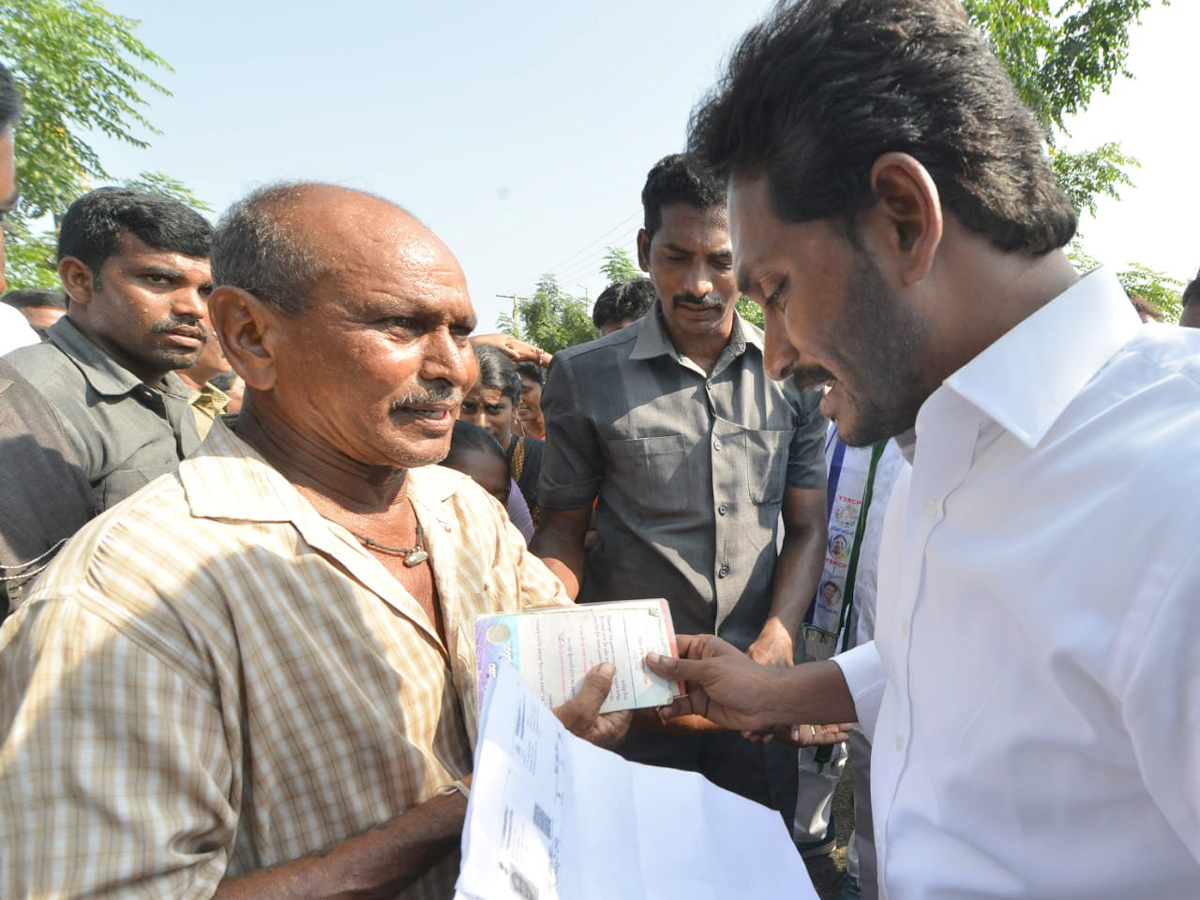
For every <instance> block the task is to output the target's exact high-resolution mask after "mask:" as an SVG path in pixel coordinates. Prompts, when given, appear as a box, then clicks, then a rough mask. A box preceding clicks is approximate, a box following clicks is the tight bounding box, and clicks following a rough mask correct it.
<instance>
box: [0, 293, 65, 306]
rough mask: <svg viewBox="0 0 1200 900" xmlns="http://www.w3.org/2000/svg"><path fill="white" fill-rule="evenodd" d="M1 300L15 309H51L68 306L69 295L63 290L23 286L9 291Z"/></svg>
mask: <svg viewBox="0 0 1200 900" xmlns="http://www.w3.org/2000/svg"><path fill="white" fill-rule="evenodd" d="M0 301H3V302H4V303H7V304H8V305H9V306H11V307H13V308H15V309H30V308H33V307H38V308H41V307H48V308H50V309H62V310H65V309H66V308H67V295H66V294H64V293H63V292H62V291H46V290H42V289H41V288H22V289H20V290H16V291H9V292H8V293H7V294H5V295H4V296H3V297H0Z"/></svg>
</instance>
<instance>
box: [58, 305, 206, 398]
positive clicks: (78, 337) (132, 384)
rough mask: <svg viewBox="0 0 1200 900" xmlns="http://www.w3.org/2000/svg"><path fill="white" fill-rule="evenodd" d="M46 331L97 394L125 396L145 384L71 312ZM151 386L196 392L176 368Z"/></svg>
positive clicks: (174, 394)
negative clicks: (79, 324)
mask: <svg viewBox="0 0 1200 900" xmlns="http://www.w3.org/2000/svg"><path fill="white" fill-rule="evenodd" d="M46 333H47V334H48V335H49V337H50V343H52V344H54V346H55V347H57V348H58V349H59V350H61V351H62V352H63V353H65V354H66V355H67V357H68V358H69V359H70V360H71V361H72V362H73V363H74V364H75V367H76V368H77V369H79V371H80V373H81V374H82V375H83V377H84V378H85V379H86V380H87V383H88V384H89V385H91V387H92V390H94V391H95V392H96V393H97V394H100V395H101V396H104V397H124V396H125V395H127V394H131V393H133V392H134V391H137V390H140V389H141V388H142V387H143V386H144V385H143V384H142V381H141V379H140V378H138V377H137V376H136V375H134V374H133V373H132V372H130V371H129V370H128V369H126V368H125V367H124V366H122V365H120V364H119V363H118V362H117V361H116V360H115V359H113V358H112V357H111V356H109V355H108V354H107V353H105V352H104V350H103V349H102V348H101V347H100V346H98V345H97V344H95V343H94V342H93V341H92V340H91V339H90V338H89V337H88V336H87V335H85V334H84V333H83V332H82V331H80V330H79V326H77V325H76V324H75V323H74V322H72V321H71V320H70V319H69V318H68V317H67V316H62V317H61V318H60V319H59V320H58V321H57V322H55V323H54V324H53V325H51V326H50V328H49V329H48V331H47V332H46ZM151 387H153V388H156V389H157V390H159V391H162V392H163V393H164V394H169V395H170V396H172V397H178V398H180V399H183V400H188V399H189V398H190V397H191V393H192V392H191V391H190V390H189V389H188V386H187V385H186V384H184V383H183V379H181V378H180V377H179V376H178V375H176V374H175V373H174V372H168V373H167V374H166V376H165V377H164V378H163V379H162V380H161V381H159V382H158V383H157V384H154V385H151Z"/></svg>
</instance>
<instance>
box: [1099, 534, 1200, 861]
mask: <svg viewBox="0 0 1200 900" xmlns="http://www.w3.org/2000/svg"><path fill="white" fill-rule="evenodd" d="M1158 571H1170V572H1172V573H1173V578H1172V579H1171V582H1170V583H1169V584H1168V585H1165V586H1164V585H1162V584H1157V586H1156V587H1155V588H1154V589H1151V590H1148V591H1147V593H1146V595H1145V599H1146V600H1147V601H1148V602H1145V603H1142V604H1140V608H1135V610H1134V612H1135V614H1136V615H1137V616H1138V618H1144V619H1145V620H1146V626H1145V628H1144V629H1142V628H1137V627H1134V626H1133V623H1129V624H1127V626H1126V629H1127V630H1126V633H1125V636H1124V637H1125V641H1124V646H1125V647H1126V652H1125V654H1124V658H1125V659H1127V660H1128V662H1129V666H1128V668H1127V669H1126V667H1125V666H1118V667H1117V677H1118V679H1120V680H1121V681H1122V682H1123V690H1122V691H1120V696H1121V706H1122V715H1123V717H1124V720H1125V725H1126V728H1127V730H1128V734H1129V740H1130V742H1131V743H1132V745H1133V752H1134V755H1135V756H1136V758H1137V762H1138V768H1139V770H1140V772H1141V776H1142V779H1143V781H1144V782H1145V784H1146V789H1147V790H1148V791H1149V792H1150V796H1151V798H1152V799H1153V800H1154V803H1155V805H1157V806H1158V808H1159V809H1160V810H1162V813H1163V815H1164V816H1165V817H1166V819H1167V821H1168V822H1170V824H1171V827H1172V828H1173V829H1174V831H1175V834H1176V835H1178V836H1179V840H1180V841H1181V842H1182V843H1183V844H1184V845H1185V846H1186V847H1187V848H1188V850H1189V851H1190V852H1191V854H1192V856H1193V858H1195V859H1196V860H1198V861H1200V765H1197V764H1196V760H1197V759H1200V713H1198V712H1197V711H1198V710H1200V654H1197V653H1196V635H1197V633H1200V604H1197V602H1196V600H1197V598H1198V597H1200V543H1197V544H1196V545H1195V546H1194V547H1193V548H1192V550H1191V552H1190V554H1188V556H1187V557H1185V558H1184V559H1182V560H1178V559H1177V560H1176V564H1175V565H1167V566H1163V567H1161V569H1159V570H1158ZM1158 571H1151V570H1148V571H1147V574H1146V581H1147V584H1148V585H1150V584H1153V583H1154V582H1155V581H1156V576H1157V574H1158Z"/></svg>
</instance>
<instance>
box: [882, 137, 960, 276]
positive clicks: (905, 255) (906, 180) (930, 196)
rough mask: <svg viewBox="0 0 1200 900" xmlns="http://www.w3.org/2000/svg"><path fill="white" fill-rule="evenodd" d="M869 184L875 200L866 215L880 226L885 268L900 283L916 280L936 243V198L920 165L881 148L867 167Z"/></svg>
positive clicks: (927, 264)
mask: <svg viewBox="0 0 1200 900" xmlns="http://www.w3.org/2000/svg"><path fill="white" fill-rule="evenodd" d="M871 188H872V189H873V190H874V192H875V195H876V196H877V197H878V198H879V201H878V202H877V203H876V205H875V207H873V208H872V209H871V210H870V212H869V213H868V216H869V217H871V218H874V219H875V224H877V225H879V226H880V230H879V231H877V232H876V237H881V238H882V241H883V248H882V249H884V251H885V252H886V254H887V256H888V257H889V258H890V260H891V268H892V269H893V271H894V272H895V274H896V276H897V277H898V278H899V279H901V281H902V282H903V283H904V284H905V285H912V284H916V283H917V282H918V281H921V280H922V279H923V278H925V277H926V276H927V275H928V274H929V271H930V269H931V268H932V267H933V260H934V257H935V256H936V255H937V249H938V247H939V246H940V244H941V242H942V225H943V221H942V201H941V197H940V195H939V194H938V189H937V185H936V184H934V183H933V178H932V177H931V176H930V174H929V172H928V171H927V170H926V169H925V167H924V166H923V165H921V164H920V163H919V162H917V160H916V159H914V158H913V157H911V156H909V155H908V154H907V153H897V152H890V153H884V154H883V155H882V156H880V157H879V158H878V159H877V160H875V163H874V165H872V166H871Z"/></svg>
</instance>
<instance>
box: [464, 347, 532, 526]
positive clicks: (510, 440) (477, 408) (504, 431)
mask: <svg viewBox="0 0 1200 900" xmlns="http://www.w3.org/2000/svg"><path fill="white" fill-rule="evenodd" d="M475 356H476V357H477V358H478V360H479V380H478V381H476V382H475V387H473V388H471V390H470V392H468V394H467V396H466V397H465V398H464V399H463V403H462V408H461V409H460V410H459V414H458V418H459V420H460V421H464V422H470V423H471V424H472V425H478V426H479V427H480V428H483V429H485V430H487V431H488V432H489V433H490V434H491V435H492V437H494V438H495V439H496V440H497V441H498V442H499V443H500V446H501V447H503V448H504V450H505V453H506V454H507V455H508V461H509V467H510V469H511V472H512V477H513V478H514V479H515V480H516V483H517V486H518V487H519V488H520V492H521V495H522V496H523V497H524V499H525V502H526V503H528V504H529V511H530V513H531V514H532V515H533V521H534V524H535V525H536V524H537V520H538V506H537V484H538V476H539V475H540V474H541V471H542V442H541V441H540V440H538V439H537V438H533V437H518V436H517V435H516V434H514V433H513V425H514V424H515V422H516V416H515V414H516V408H517V401H518V399H519V398H520V396H521V379H520V377H519V376H518V375H517V369H516V366H515V365H513V362H512V360H510V359H509V358H508V357H507V356H505V355H504V353H502V352H501V351H500V350H497V349H496V348H495V347H491V346H488V345H486V344H484V345H480V344H476V346H475ZM510 517H511V513H510Z"/></svg>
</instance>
